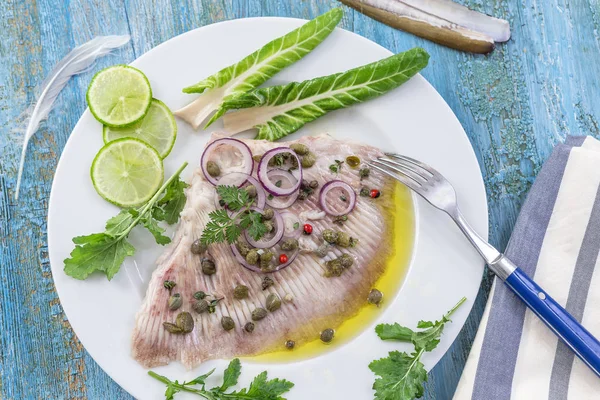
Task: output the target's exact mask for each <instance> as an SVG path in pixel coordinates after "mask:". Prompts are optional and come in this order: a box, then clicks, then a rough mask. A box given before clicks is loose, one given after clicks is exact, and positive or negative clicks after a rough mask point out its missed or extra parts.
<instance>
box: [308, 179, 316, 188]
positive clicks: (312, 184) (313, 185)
mask: <svg viewBox="0 0 600 400" xmlns="http://www.w3.org/2000/svg"><path fill="white" fill-rule="evenodd" d="M308 186H309V187H310V188H311V189H316V188H318V187H319V182H317V181H310V183H309V184H308Z"/></svg>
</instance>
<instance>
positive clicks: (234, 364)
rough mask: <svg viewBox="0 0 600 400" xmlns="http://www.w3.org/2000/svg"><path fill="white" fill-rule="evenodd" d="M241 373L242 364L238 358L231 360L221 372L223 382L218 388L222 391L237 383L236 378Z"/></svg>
mask: <svg viewBox="0 0 600 400" xmlns="http://www.w3.org/2000/svg"><path fill="white" fill-rule="evenodd" d="M241 373H242V364H241V363H240V360H239V359H238V358H235V359H233V360H231V362H230V363H229V365H228V366H227V369H226V370H225V372H224V374H223V384H222V385H221V387H220V388H219V390H220V391H221V392H224V391H226V390H227V389H229V388H230V387H232V386H235V385H237V382H238V378H239V377H240V374H241Z"/></svg>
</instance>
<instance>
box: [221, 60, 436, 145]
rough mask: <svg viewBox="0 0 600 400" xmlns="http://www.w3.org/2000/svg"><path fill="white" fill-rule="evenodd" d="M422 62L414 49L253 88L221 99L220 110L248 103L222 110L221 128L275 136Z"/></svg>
mask: <svg viewBox="0 0 600 400" xmlns="http://www.w3.org/2000/svg"><path fill="white" fill-rule="evenodd" d="M428 62H429V54H427V52H426V51H425V50H423V49H421V48H414V49H411V50H409V51H406V52H404V53H400V54H396V55H393V56H391V57H388V58H385V59H383V60H380V61H377V62H374V63H371V64H367V65H363V66H361V67H358V68H354V69H351V70H348V71H346V72H341V73H337V74H333V75H328V76H324V77H320V78H314V79H311V80H307V81H304V82H299V83H298V82H292V83H289V84H286V85H279V86H271V87H267V88H261V89H255V90H252V91H250V92H248V93H245V94H241V95H239V96H236V97H234V98H231V99H226V100H225V101H224V102H223V105H222V108H223V109H225V110H233V109H240V108H249V109H248V110H242V111H238V112H235V113H229V114H227V115H225V117H224V118H223V122H224V124H225V129H226V130H227V131H228V132H229V133H231V134H235V133H238V132H242V131H245V130H248V129H251V128H253V127H254V128H257V129H258V135H257V137H256V138H257V139H267V140H271V141H274V140H277V139H281V138H282V137H284V136H286V135H289V134H290V133H292V132H295V131H297V130H298V129H300V128H301V127H302V126H303V125H304V124H306V123H308V122H311V121H313V120H315V119H317V118H319V117H320V116H322V115H324V114H326V113H328V112H330V111H333V110H337V109H340V108H345V107H349V106H351V105H353V104H357V103H361V102H363V101H366V100H369V99H373V98H375V97H377V96H380V95H382V94H384V93H386V92H388V91H390V90H392V89H394V88H397V87H398V86H400V85H401V84H403V83H404V82H406V81H407V80H408V79H410V78H411V77H413V76H414V75H416V74H417V73H418V72H419V71H420V70H422V69H423V68H425V67H426V66H427V63H428Z"/></svg>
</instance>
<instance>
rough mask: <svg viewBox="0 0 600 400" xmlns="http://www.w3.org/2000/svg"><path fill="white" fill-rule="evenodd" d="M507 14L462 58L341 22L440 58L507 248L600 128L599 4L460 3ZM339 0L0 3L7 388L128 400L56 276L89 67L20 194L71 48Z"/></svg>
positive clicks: (467, 334) (299, 12)
mask: <svg viewBox="0 0 600 400" xmlns="http://www.w3.org/2000/svg"><path fill="white" fill-rule="evenodd" d="M462 3H463V4H466V5H469V6H470V7H472V8H474V9H476V10H479V11H483V12H486V13H489V14H493V15H495V16H497V17H502V18H506V19H508V20H509V21H510V23H511V27H512V30H513V38H512V39H511V40H510V42H508V43H507V44H506V45H500V46H498V48H497V49H496V50H495V51H494V52H493V53H492V54H490V55H488V56H480V55H471V54H464V53H459V52H457V51H454V50H450V49H446V48H443V47H440V46H438V45H435V44H433V43H429V42H426V41H424V40H422V39H419V38H416V37H414V36H411V35H409V34H407V33H404V32H399V31H396V30H394V29H392V28H389V27H387V26H385V25H382V24H381V23H378V22H376V21H373V20H371V19H369V18H368V17H365V16H364V15H361V14H359V13H358V12H355V11H354V10H351V9H349V8H346V9H345V10H346V14H345V16H344V19H343V21H342V26H343V27H344V28H346V29H349V30H352V31H355V32H357V33H359V34H360V35H363V36H365V37H367V38H369V39H371V40H373V41H375V42H377V43H380V44H381V45H383V46H385V47H386V48H388V49H390V50H392V51H394V52H399V51H402V50H405V49H408V48H410V47H413V46H422V47H424V48H425V49H426V50H427V51H429V52H430V53H431V64H430V66H429V67H428V68H427V69H426V70H425V71H424V73H423V75H424V76H425V77H426V78H427V79H428V80H429V82H431V83H432V84H433V86H434V87H435V88H436V89H437V90H438V91H439V92H440V94H441V95H442V96H443V97H444V99H445V100H446V101H447V102H448V104H449V105H450V107H451V108H452V109H453V110H454V112H455V113H456V115H457V116H458V118H459V120H460V122H461V123H462V124H463V126H464V127H465V130H466V131H467V134H468V136H469V139H470V141H471V143H472V145H473V147H474V149H475V152H476V155H477V158H478V160H479V163H480V165H481V169H482V174H483V176H484V179H485V183H486V190H487V193H488V197H489V207H490V237H491V242H492V243H493V244H495V245H497V246H498V247H500V248H504V247H505V246H506V243H507V241H508V238H509V235H510V232H511V229H512V226H513V225H514V222H515V219H516V217H517V215H518V210H519V206H520V204H521V203H522V201H523V199H524V196H525V194H526V193H527V190H528V188H529V186H530V185H531V183H532V181H533V179H534V177H535V174H536V172H537V171H538V170H539V168H540V165H541V163H542V162H543V161H544V160H545V159H546V158H547V157H548V155H549V153H550V151H551V149H552V147H553V146H554V145H555V144H556V143H558V142H561V141H562V140H563V139H564V138H565V136H566V135H568V134H571V135H585V134H592V135H594V136H599V135H600V125H599V123H598V121H599V120H600V106H598V102H597V99H598V98H600V83H599V81H598V76H600V62H599V61H600V56H599V51H600V33H599V32H600V0H502V1H501V0H489V1H487V0H486V1H483V0H465V1H462ZM337 5H339V3H337V2H336V1H334V0H325V1H317V0H310V1H309V0H303V1H298V0H278V1H275V0H271V1H270V0H220V1H209V0H204V1H200V0H180V1H170V0H125V1H120V0H79V1H67V0H63V1H56V0H38V1H35V2H34V1H31V0H28V1H21V0H5V1H3V2H1V4H0V32H1V33H0V35H1V39H2V40H0V57H1V58H0V59H1V64H0V110H1V111H2V112H1V113H0V126H1V127H2V128H1V129H2V134H1V136H0V149H2V153H1V154H2V157H1V159H0V279H1V284H2V289H1V290H0V329H1V332H2V335H1V338H0V393H1V394H0V397H1V398H3V399H37V398H40V399H42V398H44V399H46V398H48V399H55V398H68V399H78V398H82V399H83V398H88V399H130V398H131V397H130V396H129V395H128V394H127V393H126V392H125V391H123V390H122V389H121V388H120V387H119V386H118V385H117V384H116V383H114V382H113V381H112V380H111V379H110V378H109V377H108V376H107V375H106V374H105V373H104V372H103V371H102V370H101V369H100V368H99V367H98V366H97V365H96V363H95V362H94V361H93V360H92V359H91V357H90V356H89V355H88V354H87V352H86V351H85V350H84V349H83V347H82V346H81V344H80V343H79V341H78V340H77V337H76V336H75V335H74V333H73V332H72V330H71V328H70V326H69V323H68V321H67V320H66V317H65V315H64V313H63V311H62V308H61V305H60V303H59V300H58V297H57V295H56V292H55V288H54V284H53V282H52V277H51V272H50V265H49V260H48V249H47V240H46V218H47V207H48V197H49V194H50V187H51V183H52V177H53V173H54V170H55V168H56V164H57V162H58V158H59V156H60V153H61V151H62V148H63V147H64V145H65V143H66V140H67V138H68V136H69V133H70V132H71V130H72V128H73V126H74V125H75V123H76V121H77V120H78V118H79V116H80V115H81V113H82V112H83V110H84V109H85V99H84V93H85V89H86V86H87V83H88V82H89V79H90V77H91V74H92V73H93V71H91V72H89V73H86V74H84V75H82V76H80V77H77V78H75V79H74V80H72V81H71V82H70V83H69V84H68V85H67V87H66V89H65V90H64V92H63V93H62V94H61V95H60V96H59V98H58V102H57V105H56V109H55V110H54V111H53V112H52V113H51V114H50V118H49V120H48V121H47V122H46V123H44V124H43V125H42V127H41V129H40V130H39V132H38V133H37V134H36V135H35V136H34V138H33V140H32V141H31V143H30V146H29V151H28V154H27V164H26V167H25V172H24V179H23V187H22V192H21V193H22V195H21V196H22V198H21V201H20V202H19V203H15V202H14V200H13V196H14V187H15V180H16V171H17V163H18V156H19V152H20V146H21V142H20V140H19V136H18V129H19V127H20V125H19V118H18V117H19V114H20V113H21V111H22V110H23V109H24V108H25V107H26V106H27V104H28V103H29V102H30V101H32V100H33V98H34V88H35V86H36V85H37V84H39V83H40V82H41V80H42V79H43V78H44V77H45V75H46V74H47V73H48V72H49V71H50V70H51V68H52V67H53V65H54V64H55V63H56V62H57V61H58V60H60V58H62V57H63V56H64V55H65V54H66V53H67V52H68V51H69V50H70V49H71V48H73V47H74V46H76V45H78V44H81V43H83V42H85V41H86V40H89V39H90V38H92V37H93V36H95V35H106V34H126V33H129V34H131V35H132V43H131V46H130V47H128V48H124V49H122V50H120V51H118V52H116V53H115V54H114V55H111V56H108V57H106V58H104V59H102V60H101V61H100V63H99V64H98V65H97V67H96V68H95V70H98V69H99V68H101V67H105V66H108V65H111V64H115V63H127V62H131V61H133V60H134V59H135V57H137V56H139V55H141V54H143V53H144V52H146V51H148V50H150V49H151V48H152V47H154V46H156V45H158V44H160V43H162V42H163V41H165V40H168V39H170V38H171V37H173V36H176V35H178V34H180V33H183V32H186V31H188V30H190V29H194V28H196V27H199V26H204V25H207V24H210V23H213V22H218V21H222V20H226V19H232V18H243V17H249V16H263V15H276V16H290V17H298V18H312V17H315V16H316V15H318V14H320V13H322V12H324V11H326V10H328V9H330V8H331V7H334V6H337ZM490 284H491V279H490V277H489V275H488V276H487V277H486V278H485V279H484V281H483V284H482V287H481V290H480V293H479V296H478V298H477V301H476V304H475V307H474V309H473V312H472V313H471V316H470V317H469V320H468V321H467V324H466V325H465V327H464V329H463V330H462V332H461V334H460V336H459V337H458V339H457V340H456V342H455V343H454V345H453V346H452V347H451V350H450V351H449V352H448V353H447V355H446V356H445V357H444V358H443V359H442V361H441V362H440V363H439V364H438V365H437V366H436V367H435V368H434V369H433V370H432V371H431V373H430V377H429V382H428V383H427V388H426V395H425V398H427V399H438V400H444V399H450V398H451V397H452V394H453V392H454V389H455V387H456V384H457V382H458V379H459V377H460V373H461V371H462V368H463V366H464V363H465V360H466V357H467V355H468V352H469V349H470V345H471V342H472V340H473V337H474V335H475V332H476V329H477V325H478V322H479V320H480V318H481V314H482V313H483V307H484V304H485V299H486V297H487V293H488V291H489V286H490Z"/></svg>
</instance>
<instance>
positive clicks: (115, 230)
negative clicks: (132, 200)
mask: <svg viewBox="0 0 600 400" xmlns="http://www.w3.org/2000/svg"><path fill="white" fill-rule="evenodd" d="M133 219H134V216H133V215H132V214H131V212H130V210H128V209H125V210H121V212H119V213H118V214H117V215H115V216H114V217H112V218H110V219H109V220H108V221H106V227H105V233H106V234H107V235H110V236H114V237H116V236H120V235H122V234H123V233H124V232H125V231H127V229H128V228H129V226H130V225H131V224H132V223H133Z"/></svg>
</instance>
